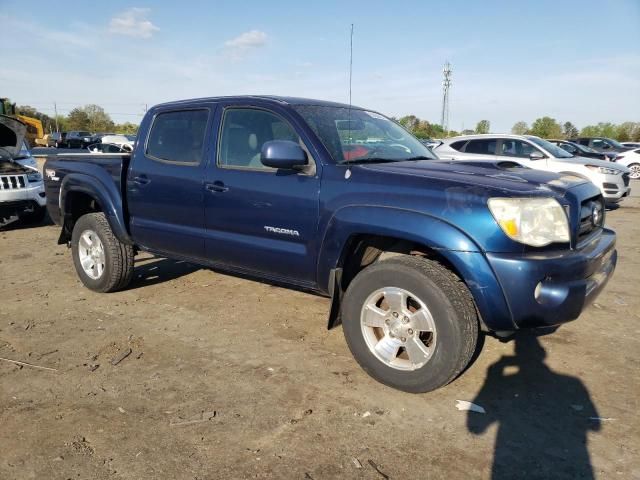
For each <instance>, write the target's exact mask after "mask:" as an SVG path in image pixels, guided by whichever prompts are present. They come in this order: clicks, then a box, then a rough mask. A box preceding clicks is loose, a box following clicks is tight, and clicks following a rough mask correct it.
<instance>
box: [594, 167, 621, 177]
mask: <svg viewBox="0 0 640 480" xmlns="http://www.w3.org/2000/svg"><path fill="white" fill-rule="evenodd" d="M586 167H587V168H588V169H590V170H595V171H596V172H598V173H601V174H603V175H620V174H621V173H622V172H621V171H620V170H616V169H615V168H607V167H598V166H596V165H587V166H586Z"/></svg>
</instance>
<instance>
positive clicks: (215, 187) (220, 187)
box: [204, 181, 229, 193]
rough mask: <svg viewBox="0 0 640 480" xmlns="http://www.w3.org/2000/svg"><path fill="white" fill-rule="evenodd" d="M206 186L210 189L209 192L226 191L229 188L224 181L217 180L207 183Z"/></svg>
mask: <svg viewBox="0 0 640 480" xmlns="http://www.w3.org/2000/svg"><path fill="white" fill-rule="evenodd" d="M204 187H205V188H206V189H207V190H208V191H209V192H214V193H215V192H219V193H221V192H226V191H227V190H229V187H225V185H224V183H223V182H221V181H217V182H213V183H205V185H204Z"/></svg>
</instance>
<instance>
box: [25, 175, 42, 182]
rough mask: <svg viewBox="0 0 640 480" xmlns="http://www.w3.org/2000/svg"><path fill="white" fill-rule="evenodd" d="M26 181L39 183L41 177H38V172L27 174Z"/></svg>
mask: <svg viewBox="0 0 640 480" xmlns="http://www.w3.org/2000/svg"><path fill="white" fill-rule="evenodd" d="M27 180H29V183H35V182H41V181H42V175H40V172H31V173H27Z"/></svg>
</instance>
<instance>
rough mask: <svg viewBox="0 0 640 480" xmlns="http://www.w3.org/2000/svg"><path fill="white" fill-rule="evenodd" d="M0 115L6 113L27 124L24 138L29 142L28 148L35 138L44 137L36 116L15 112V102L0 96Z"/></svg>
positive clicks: (40, 123)
mask: <svg viewBox="0 0 640 480" xmlns="http://www.w3.org/2000/svg"><path fill="white" fill-rule="evenodd" d="M0 115H8V116H10V117H14V118H17V119H18V120H20V121H21V122H22V123H24V124H25V125H26V126H27V134H26V135H25V140H26V141H27V143H28V144H29V148H32V147H34V146H35V145H36V140H42V139H43V138H44V128H42V122H41V121H40V120H38V119H37V118H33V117H27V116H26V115H20V114H16V104H15V103H11V102H9V99H8V98H0Z"/></svg>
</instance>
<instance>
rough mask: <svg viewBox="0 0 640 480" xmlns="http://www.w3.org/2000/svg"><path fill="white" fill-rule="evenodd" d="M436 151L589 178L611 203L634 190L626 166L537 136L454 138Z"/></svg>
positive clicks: (455, 157) (447, 155) (443, 155)
mask: <svg viewBox="0 0 640 480" xmlns="http://www.w3.org/2000/svg"><path fill="white" fill-rule="evenodd" d="M434 151H435V153H436V154H437V155H438V157H440V158H441V159H447V160H485V161H492V162H495V161H496V160H502V161H510V162H512V163H517V164H520V165H524V166H526V167H529V168H534V169H537V170H546V171H548V172H555V173H560V174H567V175H572V176H578V177H582V178H586V179H588V180H590V181H591V182H592V183H594V184H595V185H596V186H598V188H600V191H601V192H602V196H603V198H604V199H605V201H606V202H607V203H609V204H612V203H618V202H620V201H621V200H622V199H623V198H625V197H627V196H628V195H629V194H630V193H631V187H630V186H629V179H630V173H631V172H630V171H629V169H628V168H626V167H625V166H623V165H619V164H618V163H617V162H615V163H612V162H607V161H603V160H601V159H598V158H585V157H583V156H582V155H576V154H573V153H569V152H568V151H567V150H565V149H563V148H560V147H559V146H558V145H557V144H554V143H552V142H549V141H547V140H543V139H541V138H539V137H536V136H533V135H508V134H482V135H468V136H460V137H453V138H448V139H446V140H444V141H442V143H441V144H440V145H438V146H437V147H435V149H434ZM576 153H577V148H576Z"/></svg>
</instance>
